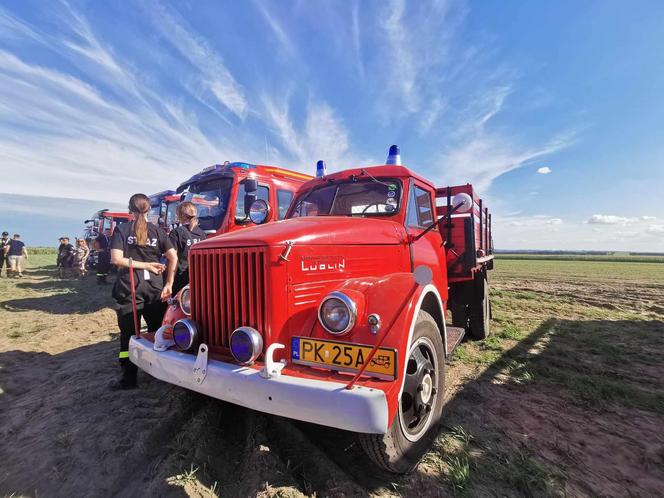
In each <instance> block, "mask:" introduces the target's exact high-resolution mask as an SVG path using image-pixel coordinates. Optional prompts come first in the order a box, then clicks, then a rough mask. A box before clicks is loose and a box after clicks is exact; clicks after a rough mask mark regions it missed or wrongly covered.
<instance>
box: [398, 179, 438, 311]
mask: <svg viewBox="0 0 664 498" xmlns="http://www.w3.org/2000/svg"><path fill="white" fill-rule="evenodd" d="M408 190H409V192H408V207H407V211H406V230H407V231H408V235H410V236H411V244H410V260H411V271H412V270H414V269H415V268H417V267H418V266H420V265H426V266H428V267H429V268H431V271H432V272H433V282H434V284H435V286H436V288H437V289H438V292H439V293H440V297H441V299H442V300H443V301H445V300H446V299H447V275H446V273H445V271H443V269H444V268H445V264H444V260H442V259H441V258H442V257H443V254H444V252H443V248H442V247H441V242H442V239H441V238H440V233H439V231H438V227H436V228H434V229H433V230H430V231H429V232H427V233H426V234H425V235H424V236H422V237H421V238H419V239H417V240H413V237H416V236H418V235H421V234H422V233H423V232H424V230H425V229H426V228H428V227H429V226H431V224H432V223H433V222H434V221H435V219H436V218H435V216H436V214H435V213H436V212H435V210H434V209H435V208H434V206H435V204H434V201H433V199H434V195H435V193H434V191H433V189H432V188H431V187H429V186H428V185H424V184H422V183H420V182H419V181H417V180H415V179H411V181H410V186H409V189H408Z"/></svg>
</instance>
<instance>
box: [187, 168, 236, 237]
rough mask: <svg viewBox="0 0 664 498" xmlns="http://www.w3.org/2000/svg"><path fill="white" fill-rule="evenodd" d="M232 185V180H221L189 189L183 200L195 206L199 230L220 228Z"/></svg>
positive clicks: (195, 185)
mask: <svg viewBox="0 0 664 498" xmlns="http://www.w3.org/2000/svg"><path fill="white" fill-rule="evenodd" d="M232 184H233V179H232V178H223V179H220V180H210V181H207V182H202V183H196V184H193V185H191V186H190V187H189V191H188V192H187V193H186V194H185V197H184V200H185V201H190V202H193V203H194V204H195V205H196V209H197V210H198V220H199V224H200V227H201V229H203V230H217V229H218V228H219V227H220V226H221V222H222V221H223V219H224V215H225V214H226V208H227V206H228V200H229V197H230V191H231V186H232Z"/></svg>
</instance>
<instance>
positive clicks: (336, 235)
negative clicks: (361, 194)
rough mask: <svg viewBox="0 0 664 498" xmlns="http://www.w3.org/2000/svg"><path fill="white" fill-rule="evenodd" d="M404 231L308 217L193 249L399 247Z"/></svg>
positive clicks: (388, 224) (385, 223)
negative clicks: (282, 246) (278, 246)
mask: <svg viewBox="0 0 664 498" xmlns="http://www.w3.org/2000/svg"><path fill="white" fill-rule="evenodd" d="M405 240H406V231H405V230H404V228H403V226H402V225H401V224H400V223H397V222H395V221H391V220H386V219H378V218H350V217H346V216H309V217H304V218H292V219H289V220H282V221H277V222H274V223H267V224H265V225H261V226H253V227H249V228H244V229H242V230H237V231H235V232H231V233H226V234H223V235H217V236H216V237H212V238H210V239H207V240H205V241H202V242H199V243H198V244H196V248H200V249H212V248H215V247H247V246H274V245H282V244H284V243H286V242H287V241H292V242H295V244H296V245H302V244H306V245H378V244H380V245H386V244H401V243H403V242H404V241H405Z"/></svg>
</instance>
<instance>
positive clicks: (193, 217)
mask: <svg viewBox="0 0 664 498" xmlns="http://www.w3.org/2000/svg"><path fill="white" fill-rule="evenodd" d="M149 211H150V199H149V198H148V197H147V196H146V195H144V194H135V195H133V196H132V197H131V198H130V199H129V212H130V213H131V214H132V215H133V220H131V221H129V222H127V223H122V224H119V225H117V226H116V227H115V231H114V232H113V234H112V236H111V234H110V231H109V232H106V233H101V234H97V236H96V237H91V238H89V239H88V240H87V241H86V240H85V239H82V238H81V239H78V238H77V239H75V241H74V243H73V244H72V243H71V242H70V239H69V237H67V236H62V237H60V239H59V246H58V251H57V261H56V263H57V269H58V275H59V277H60V278H67V277H73V278H79V279H80V278H84V277H85V276H86V275H87V274H88V273H89V272H92V271H94V272H95V274H96V277H97V283H98V284H100V285H103V284H106V283H107V280H106V279H107V277H108V275H109V273H110V272H111V270H116V271H117V277H116V278H115V281H114V282H113V290H112V297H113V299H114V300H115V302H116V307H115V309H116V314H117V322H118V328H119V329H120V354H119V358H120V365H121V367H122V375H121V377H120V379H119V380H118V381H117V382H114V383H113V384H112V387H113V388H116V389H131V388H134V387H136V385H137V382H136V377H137V372H138V370H137V367H136V365H134V364H133V363H131V362H130V361H129V339H130V338H131V336H132V335H134V334H135V332H136V328H137V327H140V325H139V324H140V320H141V318H142V319H144V320H145V322H146V323H147V325H148V329H149V330H151V331H155V330H157V329H158V328H159V327H160V326H161V323H162V320H163V317H164V312H165V311H166V306H167V301H168V299H169V298H170V297H171V296H172V295H175V294H177V293H178V292H179V291H180V290H181V289H182V288H183V287H184V286H186V285H187V284H188V283H189V265H188V259H189V249H190V248H191V246H192V245H194V244H196V243H198V242H200V241H201V240H203V239H205V232H204V231H203V230H201V228H200V227H199V226H198V216H197V209H196V206H195V205H194V204H193V203H191V202H183V203H181V204H180V205H179V206H178V209H177V217H178V223H179V225H178V226H177V228H175V229H173V230H172V231H171V232H170V234H167V233H166V231H165V230H164V229H163V228H161V227H159V226H157V225H155V224H153V223H150V222H149V221H148V218H147V215H148V212H149ZM20 239H21V237H20V235H19V234H14V237H13V238H12V239H9V233H8V232H3V234H2V240H1V242H0V254H1V255H2V262H1V266H0V275H1V273H2V272H1V270H2V268H3V267H4V266H5V265H6V266H7V275H8V276H11V275H14V274H15V275H17V276H18V277H22V276H23V266H22V265H23V260H24V258H27V257H28V252H27V251H26V248H25V244H24V243H23V242H22V241H21V240H20ZM90 245H91V246H92V248H90V247H89V246H90ZM132 284H133V292H132ZM134 310H135V311H136V314H134Z"/></svg>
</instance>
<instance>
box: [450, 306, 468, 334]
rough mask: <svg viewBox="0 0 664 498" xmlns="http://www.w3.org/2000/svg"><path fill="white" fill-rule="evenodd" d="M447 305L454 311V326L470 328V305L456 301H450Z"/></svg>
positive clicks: (451, 311)
mask: <svg viewBox="0 0 664 498" xmlns="http://www.w3.org/2000/svg"><path fill="white" fill-rule="evenodd" d="M447 305H448V308H449V309H450V313H452V326H454V327H461V328H463V329H464V330H466V329H468V305H467V304H462V303H454V302H449V303H448V304H447Z"/></svg>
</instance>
